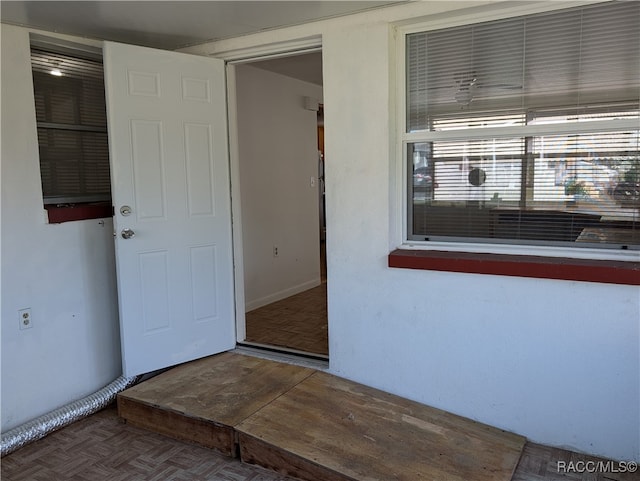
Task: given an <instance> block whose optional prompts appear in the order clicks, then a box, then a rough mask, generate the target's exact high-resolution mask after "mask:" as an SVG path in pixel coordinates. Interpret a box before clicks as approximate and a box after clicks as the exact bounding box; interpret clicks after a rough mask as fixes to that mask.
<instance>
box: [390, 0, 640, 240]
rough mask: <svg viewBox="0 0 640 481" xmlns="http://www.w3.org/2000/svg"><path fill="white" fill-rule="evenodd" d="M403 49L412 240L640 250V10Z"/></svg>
mask: <svg viewBox="0 0 640 481" xmlns="http://www.w3.org/2000/svg"><path fill="white" fill-rule="evenodd" d="M405 41H406V45H405V49H406V87H405V89H406V129H404V133H403V134H402V141H403V144H404V145H405V149H406V155H407V157H406V159H407V173H408V175H407V192H408V209H407V211H408V220H407V224H408V229H407V231H408V237H409V239H410V240H421V241H431V240H443V241H458V242H483V243H487V242H489V243H508V244H536V245H537V244H542V245H562V246H573V247H609V248H622V249H639V248H640V115H639V113H640V2H608V3H603V4H597V5H591V6H585V7H580V8H573V9H567V10H560V11H555V12H550V13H544V14H535V15H529V16H524V17H517V18H510V19H506V20H499V21H493V22H486V23H482V24H475V25H466V26H461V27H454V28H449V29H444V30H435V31H425V32H419V33H411V34H407V35H406V37H405Z"/></svg>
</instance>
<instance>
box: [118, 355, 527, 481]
mask: <svg viewBox="0 0 640 481" xmlns="http://www.w3.org/2000/svg"><path fill="white" fill-rule="evenodd" d="M118 410H119V414H120V416H121V417H123V418H124V419H126V420H127V421H128V422H130V423H132V424H135V425H137V426H141V427H145V428H147V429H151V430H153V431H156V432H160V433H162V434H166V435H170V436H173V437H176V438H179V439H186V440H189V441H192V442H196V443H198V444H202V445H205V446H207V447H211V448H214V449H216V450H218V451H220V452H223V453H224V454H227V455H229V456H233V455H237V454H238V453H239V454H240V456H241V458H242V460H243V461H245V462H248V463H254V464H259V465H261V466H265V467H267V468H270V469H273V470H275V471H277V472H280V473H282V474H286V475H289V476H293V477H297V478H300V479H306V480H310V481H322V480H327V481H353V480H362V481H365V480H366V481H373V480H379V481H391V480H407V481H409V480H411V481H413V480H420V479H423V480H432V479H437V480H440V481H485V480H487V481H488V480H491V481H500V480H504V481H509V480H511V478H512V476H513V473H514V471H515V468H516V465H517V463H518V460H519V458H520V455H521V453H522V449H523V447H524V443H525V439H524V438H522V437H521V436H517V435H514V434H510V433H505V432H503V431H501V430H498V429H496V428H493V427H490V426H486V425H482V424H479V423H476V422H474V421H471V420H468V419H465V418H461V417H459V416H455V415H452V414H449V413H446V412H444V411H440V410H437V409H433V408H429V407H427V406H424V405H421V404H418V403H414V402H411V401H408V400H406V399H402V398H399V397H397V396H393V395H390V394H388V393H383V392H381V391H377V390H375V389H372V388H369V387H366V386H363V385H360V384H356V383H353V382H350V381H347V380H344V379H341V378H337V377H335V376H331V375H329V374H326V373H323V372H319V371H314V370H312V369H308V368H304V367H299V366H293V365H289V364H283V363H276V362H273V361H267V360H263V359H257V358H253V357H250V356H244V355H240V354H235V353H225V354H221V355H218V356H213V357H210V358H206V359H202V360H199V361H194V362H192V363H188V364H185V365H183V366H180V367H178V368H175V369H172V370H171V371H168V372H166V373H164V374H161V375H160V376H157V377H155V378H153V379H150V380H148V381H146V382H144V383H142V384H140V385H138V386H134V387H133V388H131V389H128V390H127V391H125V392H123V393H121V394H120V395H119V396H118Z"/></svg>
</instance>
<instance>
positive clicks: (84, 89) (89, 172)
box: [31, 46, 111, 205]
mask: <svg viewBox="0 0 640 481" xmlns="http://www.w3.org/2000/svg"><path fill="white" fill-rule="evenodd" d="M31 66H32V73H33V89H34V96H35V107H36V120H37V126H38V145H39V152H40V173H41V179H42V192H43V197H44V203H45V205H50V204H56V205H59V204H78V203H95V202H110V201H111V182H110V171H109V146H108V142H107V119H106V106H105V93H104V77H103V68H102V62H101V59H100V58H97V57H96V58H88V57H87V58H85V57H82V56H77V55H73V54H72V53H69V52H61V51H56V50H48V49H43V48H40V47H38V46H32V48H31Z"/></svg>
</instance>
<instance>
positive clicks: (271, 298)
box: [244, 277, 321, 312]
mask: <svg viewBox="0 0 640 481" xmlns="http://www.w3.org/2000/svg"><path fill="white" fill-rule="evenodd" d="M320 284H321V280H320V278H319V277H318V278H317V279H313V280H311V281H307V282H303V283H302V284H298V285H297V286H293V287H289V288H287V289H284V290H282V291H278V292H274V293H273V294H269V295H268V296H264V297H261V298H259V299H255V300H253V301H247V302H245V304H244V309H245V312H249V311H253V310H254V309H257V308H259V307H262V306H266V305H267V304H271V303H273V302H277V301H280V300H282V299H286V298H287V297H291V296H295V295H296V294H300V293H301V292H304V291H308V290H309V289H313V288H314V287H318V286H319V285H320Z"/></svg>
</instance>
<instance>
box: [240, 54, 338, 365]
mask: <svg viewBox="0 0 640 481" xmlns="http://www.w3.org/2000/svg"><path fill="white" fill-rule="evenodd" d="M233 82H234V89H235V97H236V112H235V115H236V125H237V131H236V134H237V176H236V183H237V189H236V195H237V193H238V192H239V194H240V195H239V196H240V206H239V207H240V212H241V231H242V233H241V235H242V277H243V281H242V284H241V285H240V286H238V287H239V288H240V289H242V291H243V294H244V300H243V302H242V304H239V305H238V306H237V308H238V310H240V309H241V308H242V305H243V306H244V316H241V315H240V316H238V320H239V322H243V324H244V325H243V326H242V328H239V329H238V334H239V335H238V341H239V342H240V343H243V344H249V345H254V346H265V347H268V348H271V349H280V350H285V351H290V352H296V353H302V354H307V355H311V356H317V357H322V358H326V357H328V329H327V294H326V254H325V252H326V251H325V249H324V245H325V244H324V239H325V225H326V224H325V222H324V218H325V213H324V161H325V159H324V153H323V151H324V135H323V132H324V118H323V115H322V103H323V99H322V55H321V53H320V52H312V53H305V54H300V55H293V56H287V57H281V58H275V59H269V60H259V61H253V62H249V63H242V64H236V65H235V66H234V75H233ZM320 136H321V137H320ZM236 208H237V203H236ZM236 208H234V210H235V209H236ZM236 232H237V231H236ZM236 235H237V234H236Z"/></svg>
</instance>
